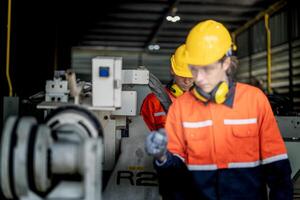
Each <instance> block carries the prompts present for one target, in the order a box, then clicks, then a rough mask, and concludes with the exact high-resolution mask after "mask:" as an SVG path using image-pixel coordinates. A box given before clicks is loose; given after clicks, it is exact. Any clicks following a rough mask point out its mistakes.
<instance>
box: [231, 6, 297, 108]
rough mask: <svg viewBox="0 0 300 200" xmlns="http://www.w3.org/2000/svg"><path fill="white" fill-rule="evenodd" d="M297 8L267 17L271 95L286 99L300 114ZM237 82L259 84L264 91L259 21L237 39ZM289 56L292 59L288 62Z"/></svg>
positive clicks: (262, 30) (264, 66)
mask: <svg viewBox="0 0 300 200" xmlns="http://www.w3.org/2000/svg"><path fill="white" fill-rule="evenodd" d="M299 22H300V19H299V8H291V9H290V10H289V11H288V10H287V9H285V10H283V11H281V12H278V13H276V14H274V15H273V16H271V18H270V29H271V37H272V39H271V43H272V50H271V51H272V70H271V77H272V83H271V87H272V89H273V91H274V93H276V94H279V95H282V96H286V97H289V98H290V99H293V101H291V102H289V103H294V105H293V107H294V109H295V110H296V111H300V34H299V33H300V27H299ZM237 45H238V54H237V55H238V57H239V60H240V69H239V71H238V73H237V78H238V80H239V81H242V82H247V83H251V84H257V83H258V82H260V83H261V84H262V87H263V89H264V90H265V91H266V88H267V53H266V33H265V26H264V21H259V22H258V23H257V24H255V25H254V26H252V27H251V28H250V29H249V30H247V31H245V32H243V33H242V34H241V35H239V36H238V38H237ZM290 57H291V60H290Z"/></svg>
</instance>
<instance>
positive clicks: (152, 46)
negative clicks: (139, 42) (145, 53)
mask: <svg viewBox="0 0 300 200" xmlns="http://www.w3.org/2000/svg"><path fill="white" fill-rule="evenodd" d="M148 49H149V50H150V51H157V50H159V49H160V46H159V45H158V44H150V45H149V46H148Z"/></svg>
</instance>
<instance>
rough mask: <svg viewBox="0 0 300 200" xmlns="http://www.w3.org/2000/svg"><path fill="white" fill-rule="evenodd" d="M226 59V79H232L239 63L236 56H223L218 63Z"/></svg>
mask: <svg viewBox="0 0 300 200" xmlns="http://www.w3.org/2000/svg"><path fill="white" fill-rule="evenodd" d="M227 58H230V66H229V68H228V69H227V71H226V74H227V76H228V78H230V79H234V76H235V73H236V71H237V68H238V66H239V61H238V59H237V57H236V56H224V57H223V58H221V59H220V62H222V63H223V62H224V61H225V60H226V59H227Z"/></svg>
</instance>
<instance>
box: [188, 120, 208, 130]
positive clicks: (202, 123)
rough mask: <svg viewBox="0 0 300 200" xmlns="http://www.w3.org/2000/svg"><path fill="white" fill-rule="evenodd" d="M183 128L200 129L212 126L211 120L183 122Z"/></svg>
mask: <svg viewBox="0 0 300 200" xmlns="http://www.w3.org/2000/svg"><path fill="white" fill-rule="evenodd" d="M182 124H183V127H185V128H202V127H206V126H212V124H213V122H212V120H206V121H200V122H183V123H182Z"/></svg>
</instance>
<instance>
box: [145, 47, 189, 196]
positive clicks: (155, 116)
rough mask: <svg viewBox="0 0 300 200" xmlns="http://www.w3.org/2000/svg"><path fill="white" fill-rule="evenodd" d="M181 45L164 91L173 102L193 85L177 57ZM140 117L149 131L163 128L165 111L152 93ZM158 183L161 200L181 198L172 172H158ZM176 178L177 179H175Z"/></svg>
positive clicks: (174, 58)
mask: <svg viewBox="0 0 300 200" xmlns="http://www.w3.org/2000/svg"><path fill="white" fill-rule="evenodd" d="M183 47H184V46H183V45H181V46H179V47H178V48H177V49H176V51H175V53H174V54H173V55H172V57H171V67H170V72H171V75H172V76H173V79H172V80H171V81H170V83H168V84H167V86H166V88H165V91H166V93H167V94H168V96H169V97H170V99H171V101H172V102H173V101H174V100H175V99H176V98H177V97H179V96H181V95H182V94H183V93H184V92H186V91H189V89H190V88H191V87H192V85H193V78H192V77H193V76H192V74H191V71H190V70H189V69H188V66H187V64H185V63H183V62H182V60H180V57H179V55H181V54H182V51H183ZM141 115H142V116H143V119H144V122H145V123H146V125H147V127H148V128H149V130H151V131H158V130H159V129H160V128H164V126H165V121H166V116H167V115H166V111H165V110H164V107H163V105H162V103H161V102H160V101H159V99H158V98H157V97H156V95H155V94H154V93H150V94H149V95H148V96H147V97H146V98H145V99H144V101H143V104H142V107H141ZM180 171H183V173H181V174H182V176H183V177H182V178H181V179H184V178H186V176H185V173H184V172H186V171H187V169H186V168H184V169H180ZM157 175H158V182H159V193H160V195H161V197H162V199H163V200H169V199H173V197H174V196H178V195H180V196H182V195H181V193H182V192H181V190H179V191H180V193H179V192H178V190H177V189H176V188H175V187H172V186H173V185H176V187H180V184H179V183H178V180H176V177H175V176H174V173H173V171H172V170H167V171H160V172H158V174H157ZM177 178H178V177H177Z"/></svg>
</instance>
